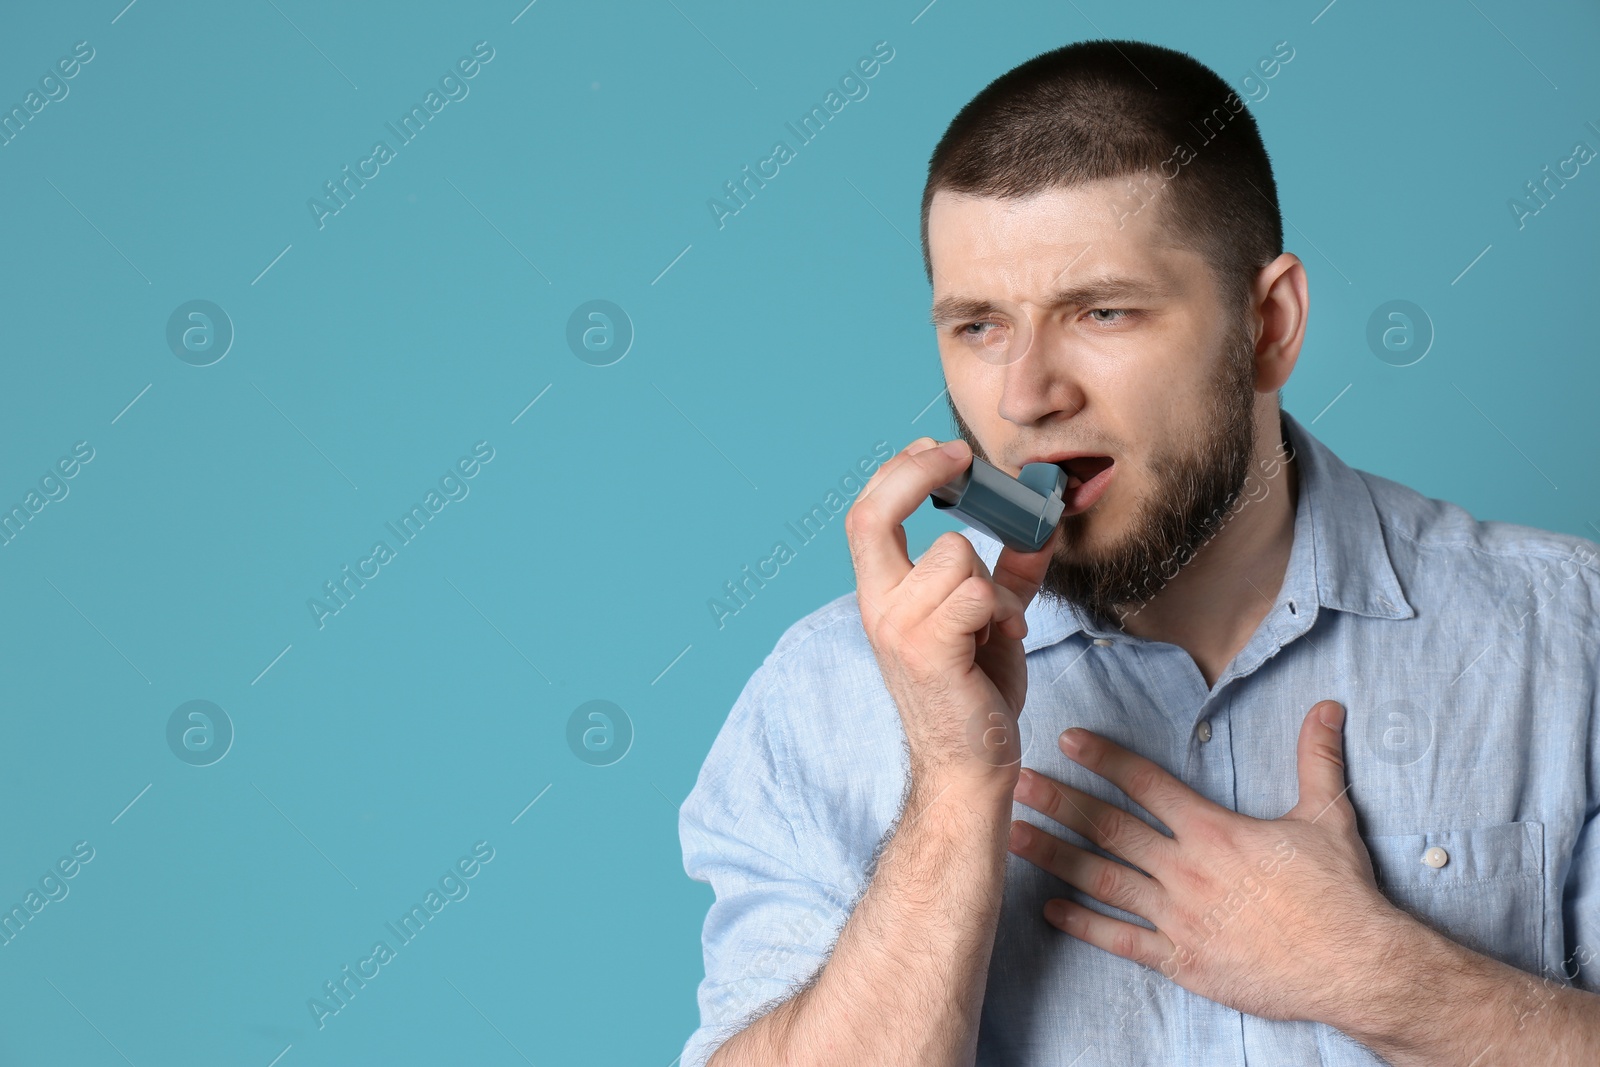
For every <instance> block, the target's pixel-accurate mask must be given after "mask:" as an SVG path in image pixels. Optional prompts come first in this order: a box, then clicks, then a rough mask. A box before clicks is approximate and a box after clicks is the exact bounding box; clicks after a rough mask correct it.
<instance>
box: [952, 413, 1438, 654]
mask: <svg viewBox="0 0 1600 1067" xmlns="http://www.w3.org/2000/svg"><path fill="white" fill-rule="evenodd" d="M1279 416H1280V417H1281V420H1282V425H1283V432H1284V436H1285V438H1286V439H1287V441H1288V444H1289V447H1290V449H1292V453H1291V454H1292V455H1293V457H1294V460H1295V465H1296V471H1297V474H1298V478H1299V485H1298V494H1299V495H1298V499H1297V500H1296V504H1295V519H1294V542H1293V546H1292V547H1291V549H1290V552H1289V563H1288V567H1287V568H1286V570H1285V572H1284V578H1283V586H1282V588H1281V589H1279V591H1278V596H1277V599H1276V601H1275V603H1274V605H1273V607H1274V610H1273V611H1270V612H1269V613H1268V614H1267V616H1266V619H1265V620H1264V625H1268V626H1271V627H1273V628H1274V629H1275V630H1279V631H1281V632H1279V633H1278V634H1276V636H1278V637H1279V638H1280V641H1287V640H1289V639H1291V638H1292V637H1294V636H1297V635H1298V634H1300V633H1304V632H1305V631H1306V630H1308V629H1310V627H1311V624H1312V623H1313V622H1315V619H1316V611H1315V607H1327V608H1334V609H1336V610H1338V611H1348V612H1354V613H1356V614H1359V615H1366V616H1368V617H1370V618H1374V619H1409V618H1413V617H1414V616H1415V615H1416V611H1415V610H1413V608H1412V606H1411V604H1410V602H1409V601H1408V600H1406V597H1405V593H1404V592H1403V591H1402V590H1401V588H1400V581H1399V579H1398V578H1397V577H1396V575H1395V571H1394V564H1393V562H1392V560H1391V559H1390V556H1389V551H1388V547H1387V544H1386V542H1385V541H1384V534H1383V524H1382V523H1381V521H1380V520H1379V518H1378V510H1377V507H1376V506H1375V505H1374V504H1373V501H1372V494H1371V492H1370V491H1369V490H1368V489H1367V485H1366V483H1365V482H1364V481H1363V480H1362V478H1361V475H1360V474H1359V473H1358V472H1357V471H1356V470H1355V469H1354V468H1352V467H1350V466H1348V465H1346V464H1345V463H1344V461H1343V460H1341V459H1340V458H1339V457H1338V456H1336V455H1334V454H1333V452H1332V451H1331V450H1330V449H1329V448H1328V446H1326V445H1324V444H1323V443H1322V442H1321V441H1319V440H1317V438H1315V437H1313V436H1312V435H1311V432H1310V431H1309V430H1307V429H1306V428H1305V427H1304V426H1302V425H1301V424H1300V422H1299V421H1298V420H1297V419H1295V418H1294V416H1292V415H1290V414H1289V413H1288V412H1287V411H1282V410H1280V411H1279ZM1258 477H1259V476H1258ZM1247 492H1248V490H1247ZM1246 506H1248V505H1246ZM961 533H962V534H963V535H964V536H966V537H967V539H968V540H970V541H971V542H972V544H973V547H974V548H975V549H977V552H978V555H979V557H980V558H981V559H982V560H983V562H984V564H985V565H986V566H987V567H989V569H990V570H991V571H992V570H993V569H994V564H995V561H996V560H997V559H998V558H999V556H1000V548H1001V546H1000V542H999V541H996V540H995V539H994V538H992V537H990V536H989V535H988V534H986V533H983V532H981V531H979V530H976V529H974V528H973V527H971V526H963V527H962V530H961ZM1291 603H1292V604H1295V605H1296V609H1295V611H1294V612H1293V613H1291V614H1289V615H1288V621H1284V620H1285V613H1284V612H1282V611H1279V610H1277V609H1278V608H1279V607H1280V606H1283V605H1287V604H1291ZM1300 605H1307V606H1315V607H1313V610H1310V611H1304V610H1300V608H1299V606H1300ZM1027 620H1028V636H1027V637H1026V638H1024V639H1023V644H1022V647H1023V650H1024V651H1025V652H1032V651H1034V650H1035V649H1039V648H1043V647H1045V646H1047V645H1051V644H1055V643H1056V642H1058V641H1061V640H1064V639H1065V638H1067V637H1070V636H1072V635H1073V634H1077V633H1083V634H1087V635H1089V636H1091V637H1097V638H1101V637H1103V638H1122V639H1124V640H1126V639H1127V637H1128V635H1127V634H1124V633H1122V632H1121V631H1120V630H1115V629H1109V628H1107V627H1104V626H1101V625H1098V624H1094V623H1092V622H1091V621H1090V620H1088V619H1087V618H1085V617H1084V615H1083V613H1082V612H1081V611H1079V609H1078V607H1077V606H1076V605H1073V604H1058V603H1056V602H1055V601H1052V600H1046V599H1043V598H1039V597H1035V598H1034V601H1033V603H1032V604H1030V605H1029V606H1028V611H1027Z"/></svg>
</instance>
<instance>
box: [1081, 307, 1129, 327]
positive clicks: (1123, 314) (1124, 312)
mask: <svg viewBox="0 0 1600 1067" xmlns="http://www.w3.org/2000/svg"><path fill="white" fill-rule="evenodd" d="M1089 314H1090V315H1092V316H1094V315H1101V314H1105V315H1116V316H1117V318H1114V319H1102V318H1096V319H1095V320H1094V321H1096V322H1104V323H1112V322H1121V321H1122V320H1123V319H1125V318H1127V316H1128V315H1129V314H1130V312H1129V311H1128V309H1127V308H1095V309H1094V310H1092V311H1090V312H1089Z"/></svg>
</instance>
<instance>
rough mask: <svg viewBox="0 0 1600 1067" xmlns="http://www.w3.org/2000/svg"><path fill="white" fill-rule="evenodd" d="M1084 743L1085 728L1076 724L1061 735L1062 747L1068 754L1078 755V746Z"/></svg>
mask: <svg viewBox="0 0 1600 1067" xmlns="http://www.w3.org/2000/svg"><path fill="white" fill-rule="evenodd" d="M1081 744H1083V730H1082V728H1081V727H1077V726H1074V727H1072V728H1071V729H1070V730H1067V731H1066V732H1065V733H1063V734H1062V735H1061V749H1062V751H1064V752H1065V753H1066V754H1067V755H1069V756H1072V755H1076V754H1077V751H1078V746H1080V745H1081Z"/></svg>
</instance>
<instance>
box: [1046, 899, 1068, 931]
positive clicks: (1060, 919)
mask: <svg viewBox="0 0 1600 1067" xmlns="http://www.w3.org/2000/svg"><path fill="white" fill-rule="evenodd" d="M1044 917H1045V918H1046V919H1049V920H1050V921H1051V922H1053V923H1055V924H1056V925H1057V926H1065V925H1066V922H1067V906H1066V905H1065V904H1063V903H1061V901H1059V900H1052V901H1048V902H1047V903H1046V904H1045V906H1044Z"/></svg>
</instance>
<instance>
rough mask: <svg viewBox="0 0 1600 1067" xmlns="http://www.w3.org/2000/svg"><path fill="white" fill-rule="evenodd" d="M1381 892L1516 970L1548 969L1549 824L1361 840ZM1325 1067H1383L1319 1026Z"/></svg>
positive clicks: (1426, 921) (1334, 1032)
mask: <svg viewBox="0 0 1600 1067" xmlns="http://www.w3.org/2000/svg"><path fill="white" fill-rule="evenodd" d="M1363 840H1364V841H1365V842H1366V845H1367V853H1368V854H1369V855H1370V856H1371V857H1372V870H1373V873H1374V874H1375V875H1376V876H1377V880H1378V889H1379V891H1380V892H1382V893H1383V895H1384V896H1385V897H1387V898H1388V899H1389V900H1390V902H1392V903H1393V904H1394V905H1395V906H1396V907H1398V908H1400V909H1401V910H1403V911H1405V912H1408V913H1409V914H1411V915H1412V916H1414V917H1415V918H1416V919H1418V920H1419V921H1421V922H1422V923H1423V924H1424V925H1426V926H1430V927H1432V928H1433V929H1435V930H1437V931H1438V932H1439V933H1441V934H1443V935H1444V936H1445V937H1448V938H1449V939H1450V940H1452V941H1454V942H1456V943H1457V944H1460V945H1464V946H1466V947H1467V948H1469V949H1471V950H1472V951H1474V952H1478V953H1482V954H1483V955H1485V956H1492V957H1493V958H1495V959H1497V960H1500V961H1501V962H1503V963H1508V964H1510V965H1511V966H1513V967H1516V968H1518V969H1519V970H1523V971H1527V972H1529V973H1531V974H1540V973H1542V971H1543V968H1544V901H1545V893H1544V888H1545V886H1544V880H1545V872H1544V824H1543V823H1541V822H1510V823H1494V824H1491V825H1489V826H1474V827H1468V828H1461V829H1454V830H1431V831H1428V832H1426V833H1420V834H1379V835H1375V836H1372V837H1366V838H1364V839H1363ZM1317 1031H1318V1033H1317V1044H1318V1046H1319V1051H1320V1052H1321V1055H1322V1062H1323V1063H1324V1064H1326V1065H1328V1067H1367V1065H1374V1067H1376V1065H1379V1064H1381V1063H1382V1062H1383V1061H1382V1060H1379V1059H1378V1058H1376V1057H1375V1056H1373V1055H1372V1054H1371V1053H1370V1052H1368V1051H1367V1050H1366V1049H1365V1048H1363V1047H1362V1046H1360V1045H1358V1044H1356V1043H1355V1042H1354V1041H1352V1040H1350V1039H1349V1038H1348V1037H1346V1036H1345V1035H1344V1034H1342V1033H1340V1032H1339V1031H1337V1030H1335V1029H1333V1028H1332V1027H1329V1026H1323V1025H1318V1027H1317Z"/></svg>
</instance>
